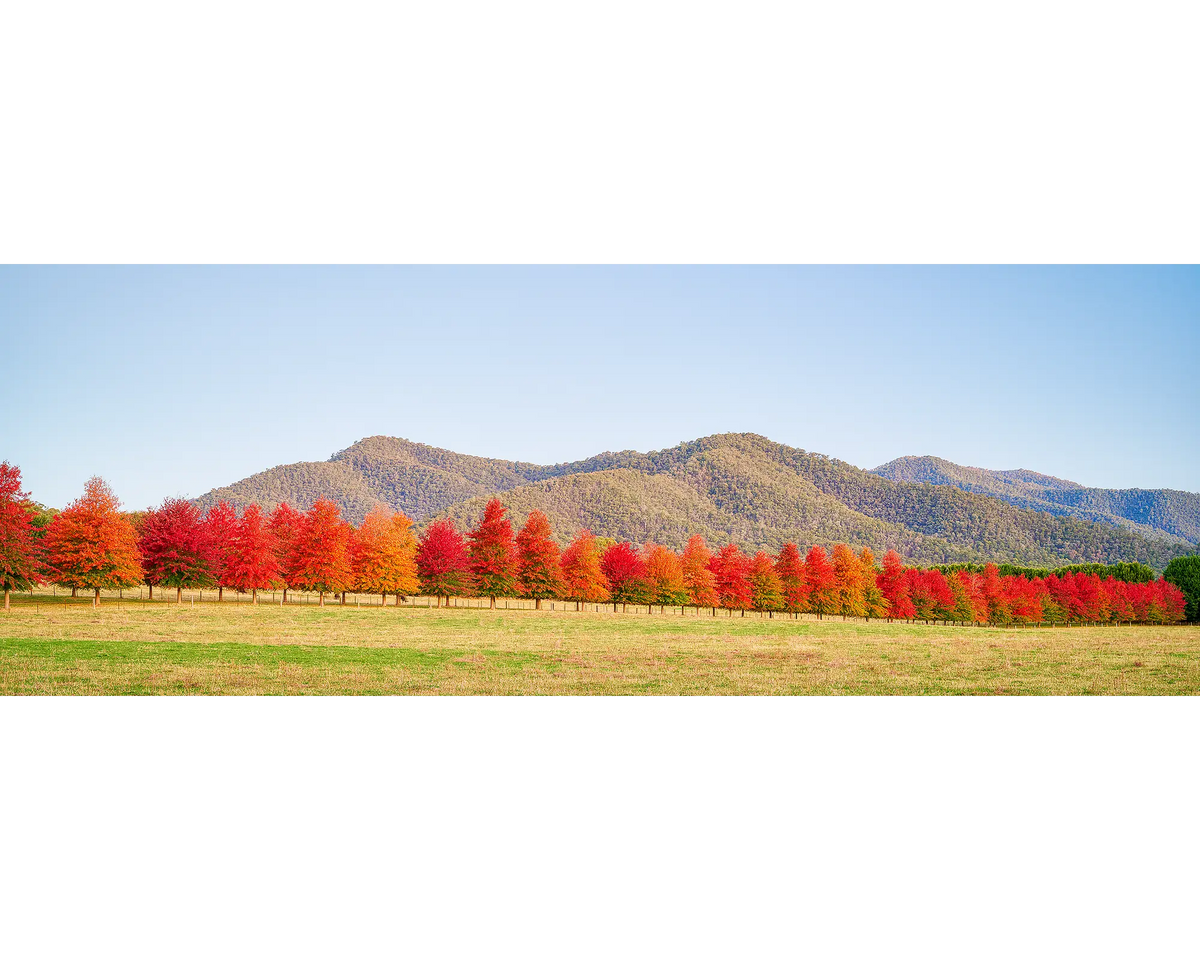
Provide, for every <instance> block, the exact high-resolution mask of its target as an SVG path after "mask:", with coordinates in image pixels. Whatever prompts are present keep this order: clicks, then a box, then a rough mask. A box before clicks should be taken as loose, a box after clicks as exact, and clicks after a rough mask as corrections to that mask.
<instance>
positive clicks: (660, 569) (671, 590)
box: [642, 543, 690, 606]
mask: <svg viewBox="0 0 1200 960" xmlns="http://www.w3.org/2000/svg"><path fill="white" fill-rule="evenodd" d="M642 559H643V560H645V562H646V579H647V580H648V581H649V584H650V602H651V603H658V604H663V605H665V606H683V605H684V604H686V603H687V602H688V600H689V599H690V595H689V593H688V587H687V583H686V581H685V580H684V578H683V561H682V560H681V559H680V556H679V554H677V553H675V551H673V550H668V549H667V548H666V547H664V546H663V545H662V544H658V543H647V544H646V545H645V546H644V547H643V548H642Z"/></svg>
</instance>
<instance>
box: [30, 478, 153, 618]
mask: <svg viewBox="0 0 1200 960" xmlns="http://www.w3.org/2000/svg"><path fill="white" fill-rule="evenodd" d="M120 507H121V502H120V501H119V500H118V499H117V497H116V494H114V493H113V491H112V487H110V486H109V485H108V484H107V483H105V482H104V481H103V480H101V479H100V478H99V477H92V479H91V480H89V481H88V482H87V484H86V485H85V487H84V494H83V496H82V497H80V498H79V499H78V500H76V501H75V502H74V503H72V504H71V505H70V506H69V507H67V508H66V509H65V510H64V511H63V512H62V513H60V514H57V515H56V516H55V517H54V519H53V520H52V521H50V526H49V527H48V528H47V530H46V536H45V539H44V540H43V547H44V549H45V552H46V564H47V567H48V570H49V572H50V579H51V580H52V581H53V582H54V583H57V584H59V585H61V586H65V587H70V588H71V590H72V592H74V591H75V590H76V589H79V588H81V587H82V588H84V589H90V590H94V591H95V599H94V602H95V603H96V604H99V603H100V591H101V590H112V589H115V588H120V587H134V586H137V585H138V584H139V583H141V582H142V563H141V556H140V554H139V553H138V545H137V535H136V533H135V532H134V529H133V524H132V523H130V521H129V518H128V517H127V516H125V515H124V514H123V513H121V511H120Z"/></svg>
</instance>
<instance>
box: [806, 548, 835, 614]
mask: <svg viewBox="0 0 1200 960" xmlns="http://www.w3.org/2000/svg"><path fill="white" fill-rule="evenodd" d="M804 577H805V579H806V580H807V581H808V597H809V600H808V602H809V606H810V607H811V608H812V610H813V612H815V613H816V615H817V618H818V619H820V618H821V617H823V616H824V615H825V614H827V613H830V612H831V611H832V610H833V609H834V608H835V605H836V604H837V586H838V583H837V575H836V573H835V572H834V569H833V564H832V563H830V562H829V557H827V556H826V555H825V551H824V549H822V548H821V547H813V548H812V549H811V550H809V551H808V556H807V557H805V558H804Z"/></svg>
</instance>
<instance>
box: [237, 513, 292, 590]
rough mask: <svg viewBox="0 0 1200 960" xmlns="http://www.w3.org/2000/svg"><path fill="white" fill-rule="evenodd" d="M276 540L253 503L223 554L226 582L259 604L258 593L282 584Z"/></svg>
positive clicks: (240, 521)
mask: <svg viewBox="0 0 1200 960" xmlns="http://www.w3.org/2000/svg"><path fill="white" fill-rule="evenodd" d="M282 579H283V578H282V577H281V575H280V573H279V557H278V556H277V555H276V553H275V538H274V536H273V535H272V534H271V531H270V529H268V527H267V524H266V521H265V520H264V519H263V515H262V509H261V508H260V507H259V505H258V504H257V503H252V504H251V505H250V506H248V507H246V509H245V510H243V511H242V517H241V519H240V520H239V521H238V522H237V526H236V527H235V528H234V530H233V536H232V538H231V539H230V541H229V547H228V550H227V551H226V554H225V582H226V583H227V584H229V586H231V587H232V588H233V589H234V590H238V591H241V592H242V593H245V592H247V591H249V593H250V595H251V598H252V599H253V601H254V602H255V603H258V591H259V590H266V589H269V588H271V587H274V586H275V585H276V584H278V583H280V582H282Z"/></svg>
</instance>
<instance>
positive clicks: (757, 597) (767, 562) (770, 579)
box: [747, 550, 783, 610]
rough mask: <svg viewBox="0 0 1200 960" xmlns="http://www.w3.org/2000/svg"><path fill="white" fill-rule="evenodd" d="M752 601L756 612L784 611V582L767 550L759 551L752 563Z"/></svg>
mask: <svg viewBox="0 0 1200 960" xmlns="http://www.w3.org/2000/svg"><path fill="white" fill-rule="evenodd" d="M747 576H748V579H749V580H750V599H751V602H752V603H753V604H754V609H755V610H782V609H783V581H782V580H781V579H780V577H779V574H778V572H776V570H775V562H774V561H773V560H772V559H771V558H770V556H768V555H767V552H766V551H765V550H759V551H758V553H756V554H755V555H754V559H753V560H751V561H750V572H749V573H748V575H747Z"/></svg>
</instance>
